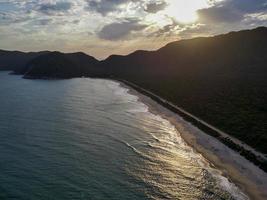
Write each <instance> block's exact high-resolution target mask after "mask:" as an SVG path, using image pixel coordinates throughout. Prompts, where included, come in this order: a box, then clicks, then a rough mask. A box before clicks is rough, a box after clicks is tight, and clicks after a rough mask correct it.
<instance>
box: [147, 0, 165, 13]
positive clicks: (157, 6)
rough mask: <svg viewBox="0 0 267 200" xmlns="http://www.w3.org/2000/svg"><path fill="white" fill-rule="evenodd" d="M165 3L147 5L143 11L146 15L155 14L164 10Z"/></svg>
mask: <svg viewBox="0 0 267 200" xmlns="http://www.w3.org/2000/svg"><path fill="white" fill-rule="evenodd" d="M166 6H167V3H166V2H165V1H162V2H159V3H158V2H155V3H149V4H147V5H146V8H145V11H146V12H148V13H157V12H159V11H161V10H163V9H164V8H166Z"/></svg>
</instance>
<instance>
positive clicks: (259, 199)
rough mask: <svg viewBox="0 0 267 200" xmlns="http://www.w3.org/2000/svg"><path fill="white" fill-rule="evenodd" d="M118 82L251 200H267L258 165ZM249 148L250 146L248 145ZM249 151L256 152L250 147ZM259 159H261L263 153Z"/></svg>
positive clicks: (265, 180) (265, 178)
mask: <svg viewBox="0 0 267 200" xmlns="http://www.w3.org/2000/svg"><path fill="white" fill-rule="evenodd" d="M113 81H114V80H113ZM115 81H118V82H119V83H120V85H121V86H122V87H124V88H127V89H128V90H129V93H130V94H133V95H135V96H137V97H138V98H139V100H140V101H141V102H142V103H144V104H145V105H147V106H148V108H149V111H150V112H152V113H154V114H156V115H160V116H161V117H163V118H165V119H167V120H168V121H170V122H171V123H172V124H173V125H174V126H175V127H176V129H177V130H178V132H179V133H180V135H181V137H182V138H183V139H184V141H185V142H186V143H187V144H188V145H190V146H192V147H193V148H194V150H196V151H197V152H199V153H200V154H202V155H203V156H204V157H205V158H206V159H207V160H208V161H210V162H211V164H213V165H214V166H215V167H216V168H218V169H220V170H221V171H222V172H223V173H224V175H225V176H226V177H228V178H229V179H230V180H231V181H233V182H234V183H235V184H236V185H237V186H238V187H239V188H240V189H241V190H242V191H244V192H245V193H246V194H247V195H248V196H249V197H250V198H251V199H255V200H265V199H267V185H266V183H267V174H266V173H265V172H264V171H263V170H262V169H260V168H259V167H258V166H256V165H254V164H253V163H252V162H250V161H248V160H247V159H246V158H245V157H244V155H242V154H241V155H240V154H239V152H238V151H235V150H233V149H232V148H229V146H228V145H225V144H224V143H223V142H222V141H221V140H220V139H218V138H217V137H216V136H215V137H214V136H213V135H212V134H209V133H206V132H205V131H203V129H202V128H199V127H198V126H197V125H196V124H195V123H192V121H188V120H187V118H186V117H184V116H180V114H179V113H177V112H173V110H172V109H169V108H168V106H164V104H163V105H162V104H161V103H160V102H158V101H155V99H154V98H151V96H150V95H147V94H146V93H145V92H142V91H140V89H142V88H138V86H135V85H134V84H131V83H129V82H126V81H123V80H115ZM143 90H144V89H143ZM144 91H145V90H144ZM147 92H148V91H147ZM151 95H153V93H151ZM155 97H157V96H155ZM163 101H164V100H163ZM165 103H167V102H165ZM189 114H190V113H189ZM218 131H219V130H218ZM226 137H228V135H226ZM231 139H232V138H231ZM233 139H234V138H233ZM234 140H235V139H234ZM234 142H240V141H238V140H237V141H234ZM240 144H242V143H240ZM242 145H243V144H242ZM248 148H251V147H249V146H248ZM250 150H253V149H252V148H251V149H250ZM253 151H254V150H253ZM253 153H254V152H253ZM255 153H258V152H256V151H255ZM257 156H261V153H259V154H258V155H257Z"/></svg>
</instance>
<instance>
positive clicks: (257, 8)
mask: <svg viewBox="0 0 267 200" xmlns="http://www.w3.org/2000/svg"><path fill="white" fill-rule="evenodd" d="M258 12H267V0H225V1H222V2H220V3H217V4H215V5H214V6H213V7H210V8H205V9H201V10H198V15H199V18H200V21H201V22H204V23H234V22H239V21H242V20H243V19H244V17H245V15H247V14H250V13H258Z"/></svg>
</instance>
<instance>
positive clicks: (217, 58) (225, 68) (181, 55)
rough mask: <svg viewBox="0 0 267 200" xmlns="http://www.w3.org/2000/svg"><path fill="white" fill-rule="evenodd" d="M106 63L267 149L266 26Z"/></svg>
mask: <svg viewBox="0 0 267 200" xmlns="http://www.w3.org/2000/svg"><path fill="white" fill-rule="evenodd" d="M101 67H102V68H105V72H106V74H105V75H106V76H110V77H113V78H118V79H124V80H127V81H130V82H132V83H135V84H137V85H138V86H141V87H143V88H145V89H148V90H150V91H152V92H154V93H155V94H157V95H159V96H161V97H163V98H166V99H167V100H169V101H171V102H173V103H174V104H176V105H178V106H180V107H182V108H184V109H185V110H187V111H189V112H191V113H193V114H194V115H196V116H198V117H200V118H201V119H203V120H205V121H207V122H209V123H210V124H212V125H214V126H216V127H218V128H220V129H222V130H223V131H225V132H227V133H229V134H231V135H233V136H235V137H237V138H239V139H240V140H242V141H244V142H246V143H247V144H249V145H251V146H253V147H255V148H256V149H258V150H260V151H262V152H264V153H267V146H266V144H267V134H266V133H267V123H266V122H267V103H266V102H267V28H266V27H259V28H256V29H254V30H245V31H239V32H231V33H228V34H225V35H219V36H215V37H206V38H205V37H203V38H195V39H190V40H181V41H178V42H173V43H170V44H168V45H166V46H165V47H163V48H161V49H159V50H157V51H136V52H134V53H132V54H130V55H128V56H117V55H116V56H110V57H109V58H108V59H106V60H105V61H102V62H101Z"/></svg>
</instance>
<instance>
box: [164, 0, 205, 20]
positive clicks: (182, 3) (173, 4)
mask: <svg viewBox="0 0 267 200" xmlns="http://www.w3.org/2000/svg"><path fill="white" fill-rule="evenodd" d="M207 6H208V3H207V1H206V0H168V7H167V8H166V10H165V12H166V14H167V15H168V16H169V17H173V18H174V19H175V20H177V21H178V22H181V23H192V22H195V21H196V20H197V19H198V16H197V12H196V11H197V10H198V9H201V8H205V7H207Z"/></svg>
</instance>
